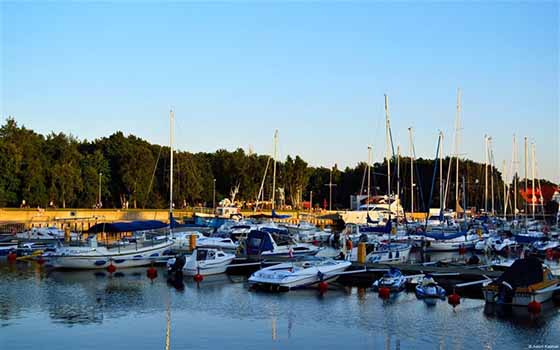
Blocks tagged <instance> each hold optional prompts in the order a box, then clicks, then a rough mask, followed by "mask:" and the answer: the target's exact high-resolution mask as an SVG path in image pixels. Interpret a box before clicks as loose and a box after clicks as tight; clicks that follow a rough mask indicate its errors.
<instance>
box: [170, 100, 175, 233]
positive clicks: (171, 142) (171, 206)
mask: <svg viewBox="0 0 560 350" xmlns="http://www.w3.org/2000/svg"><path fill="white" fill-rule="evenodd" d="M174 119H175V115H174V113H173V110H170V111H169V126H170V127H169V149H170V153H171V154H170V161H169V220H171V217H172V215H173V122H174ZM170 227H171V223H170Z"/></svg>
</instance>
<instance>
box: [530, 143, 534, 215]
mask: <svg viewBox="0 0 560 350" xmlns="http://www.w3.org/2000/svg"><path fill="white" fill-rule="evenodd" d="M531 178H532V179H531V187H532V189H531V192H532V196H531V202H532V207H533V208H532V209H533V219H534V218H535V143H534V142H531Z"/></svg>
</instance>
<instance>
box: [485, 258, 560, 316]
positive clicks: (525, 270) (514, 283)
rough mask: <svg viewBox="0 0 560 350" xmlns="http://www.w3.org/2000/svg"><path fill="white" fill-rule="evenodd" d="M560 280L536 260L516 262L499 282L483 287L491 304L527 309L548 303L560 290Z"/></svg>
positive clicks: (487, 300)
mask: <svg viewBox="0 0 560 350" xmlns="http://www.w3.org/2000/svg"><path fill="white" fill-rule="evenodd" d="M559 284H560V280H558V278H556V277H555V276H554V275H553V274H552V272H551V271H550V269H549V268H548V267H547V266H543V264H542V263H541V262H540V261H539V260H538V259H536V258H532V257H530V258H525V259H518V260H516V261H515V262H514V263H513V264H512V265H511V266H510V267H509V268H508V269H507V270H506V271H505V272H504V273H503V274H502V275H501V276H500V277H499V278H498V279H497V280H495V281H492V282H491V283H488V284H486V285H484V286H483V288H482V292H483V294H484V299H485V300H486V302H487V303H496V304H503V305H517V306H527V305H528V304H529V303H530V302H531V301H536V302H540V303H542V302H545V301H547V300H550V299H551V298H552V295H553V294H554V291H556V290H558V289H559V288H560V287H559Z"/></svg>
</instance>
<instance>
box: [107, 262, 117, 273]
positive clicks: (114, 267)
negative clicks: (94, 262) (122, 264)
mask: <svg viewBox="0 0 560 350" xmlns="http://www.w3.org/2000/svg"><path fill="white" fill-rule="evenodd" d="M115 271H117V267H116V266H115V265H113V263H111V264H109V266H107V272H109V273H114V272H115Z"/></svg>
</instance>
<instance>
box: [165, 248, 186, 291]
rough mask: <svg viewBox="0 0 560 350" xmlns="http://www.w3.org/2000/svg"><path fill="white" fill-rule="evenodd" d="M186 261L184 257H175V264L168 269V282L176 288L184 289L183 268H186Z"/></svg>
mask: <svg viewBox="0 0 560 350" xmlns="http://www.w3.org/2000/svg"><path fill="white" fill-rule="evenodd" d="M185 263H186V259H185V256H184V255H178V256H177V257H175V262H173V264H171V265H169V266H168V267H167V282H169V283H170V284H172V285H173V286H174V287H176V288H178V286H180V287H183V267H185Z"/></svg>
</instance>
